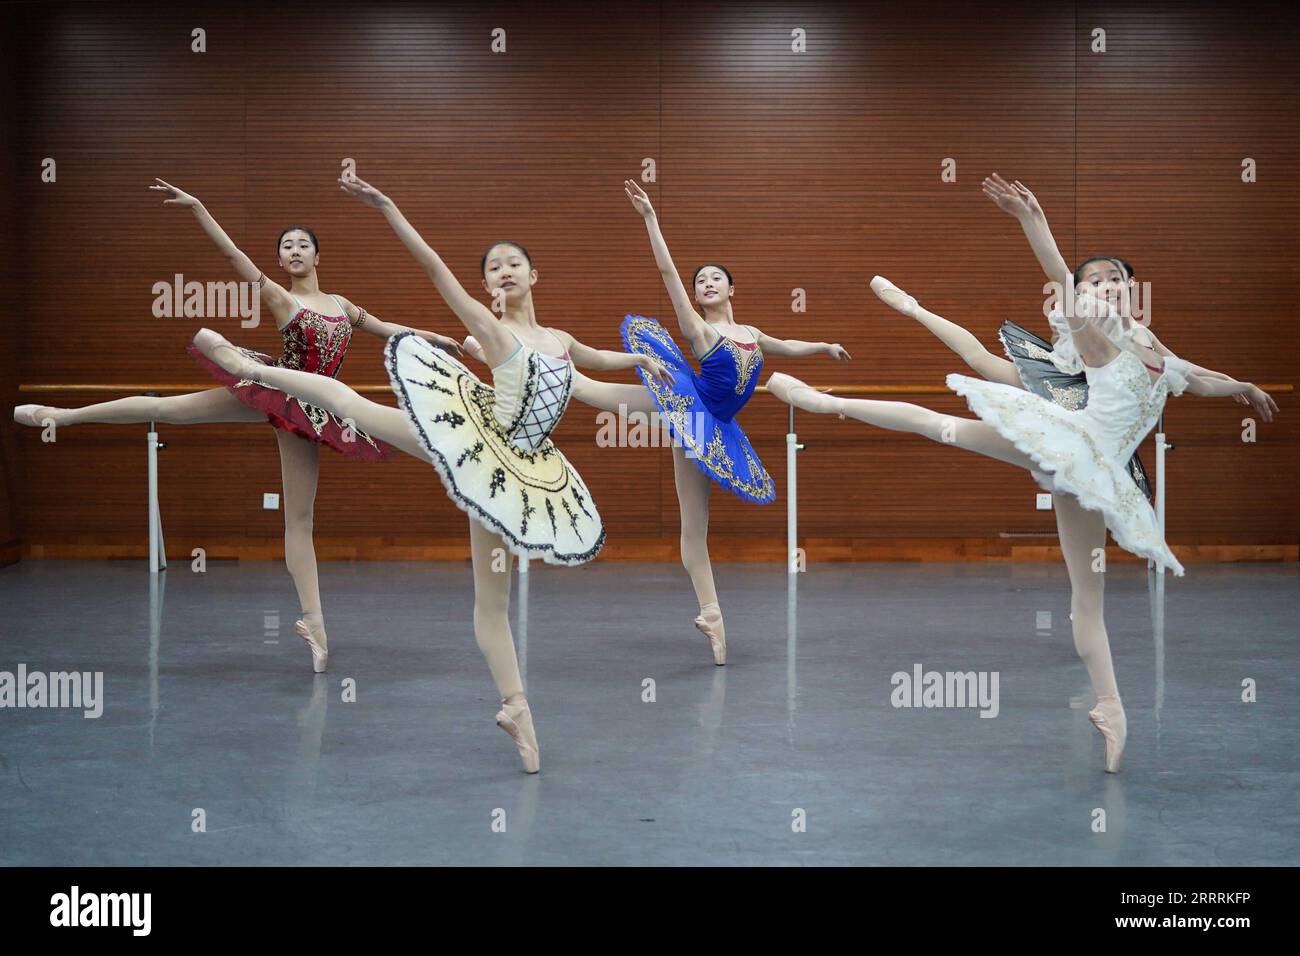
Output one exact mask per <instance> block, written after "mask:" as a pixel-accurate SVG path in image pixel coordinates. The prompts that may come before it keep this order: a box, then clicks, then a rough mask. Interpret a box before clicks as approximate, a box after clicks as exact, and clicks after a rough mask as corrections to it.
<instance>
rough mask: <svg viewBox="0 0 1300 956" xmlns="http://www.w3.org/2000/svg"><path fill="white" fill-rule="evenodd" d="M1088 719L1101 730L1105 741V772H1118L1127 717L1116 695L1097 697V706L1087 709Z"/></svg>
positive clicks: (1126, 736)
mask: <svg viewBox="0 0 1300 956" xmlns="http://www.w3.org/2000/svg"><path fill="white" fill-rule="evenodd" d="M1088 719H1089V720H1091V721H1092V724H1093V726H1094V727H1096V728H1097V730H1099V731H1100V732H1101V736H1102V739H1103V740H1104V741H1105V742H1106V772H1107V773H1119V764H1120V760H1121V758H1123V756H1124V743H1125V741H1126V739H1127V738H1128V718H1127V717H1126V716H1125V715H1124V705H1123V704H1121V703H1120V700H1119V698H1118V697H1098V698H1097V706H1096V707H1094V708H1093V709H1092V710H1090V711H1088Z"/></svg>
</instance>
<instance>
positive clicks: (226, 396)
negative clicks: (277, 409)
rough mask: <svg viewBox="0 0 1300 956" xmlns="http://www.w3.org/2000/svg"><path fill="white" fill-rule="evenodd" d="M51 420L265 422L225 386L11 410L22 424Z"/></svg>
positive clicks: (60, 422) (69, 422)
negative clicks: (78, 405)
mask: <svg viewBox="0 0 1300 956" xmlns="http://www.w3.org/2000/svg"><path fill="white" fill-rule="evenodd" d="M47 419H53V420H54V424H55V425H56V426H58V427H64V426H66V425H85V424H92V423H93V424H104V425H129V424H136V423H139V422H159V423H163V424H168V425H203V424H211V423H214V422H264V421H266V416H265V415H263V414H262V413H261V412H259V411H258V410H257V409H255V408H250V407H249V406H247V405H245V404H244V403H243V402H241V401H240V400H239V399H238V398H236V397H235V396H234V395H232V394H231V393H230V392H229V391H228V390H227V389H224V388H212V389H208V390H207V391H203V392H190V393H189V394H187V395H170V396H168V397H166V398H153V397H151V396H148V395H132V396H130V397H128V398H118V399H114V400H113V401H111V402H99V403H98V404H95V405H86V406H83V407H82V408H55V407H52V406H38V405H20V406H18V408H16V409H14V421H16V422H18V423H19V424H21V425H35V426H36V427H42V426H43V425H44V423H45V421H46V420H47Z"/></svg>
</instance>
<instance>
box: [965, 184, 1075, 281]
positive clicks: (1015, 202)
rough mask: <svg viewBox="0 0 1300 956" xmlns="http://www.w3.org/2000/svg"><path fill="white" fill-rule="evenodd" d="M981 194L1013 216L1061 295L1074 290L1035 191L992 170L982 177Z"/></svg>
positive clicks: (1072, 273)
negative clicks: (992, 172)
mask: <svg viewBox="0 0 1300 956" xmlns="http://www.w3.org/2000/svg"><path fill="white" fill-rule="evenodd" d="M984 195H985V196H988V198H989V199H991V200H993V202H994V203H996V204H997V207H998V208H999V209H1001V210H1002V211H1003V212H1005V213H1006V214H1007V215H1009V216H1015V217H1016V220H1017V221H1018V222H1019V223H1020V228H1021V229H1023V230H1024V232H1025V238H1026V239H1028V240H1029V248H1031V249H1033V250H1034V256H1035V258H1037V259H1038V264H1039V265H1040V266H1042V267H1043V274H1044V275H1046V276H1047V278H1048V280H1049V281H1051V282H1060V283H1063V285H1062V295H1063V296H1064V295H1073V294H1074V272H1073V271H1072V270H1071V269H1070V267H1069V266H1068V265H1066V264H1065V259H1064V257H1062V255H1061V251H1060V250H1059V249H1058V248H1057V247H1056V239H1055V238H1053V236H1052V229H1051V227H1050V226H1048V224H1047V214H1046V213H1044V212H1043V207H1042V206H1040V205H1039V204H1038V200H1037V199H1036V198H1035V197H1034V194H1033V193H1031V192H1030V191H1029V190H1028V189H1026V188H1025V187H1024V186H1023V185H1021V183H1020V181H1019V180H1016V182H1015V185H1012V184H1011V183H1008V182H1007V181H1006V180H1005V179H1003V178H1002V177H1001V176H999V175H998V174H997V173H994V174H993V175H992V176H989V177H988V178H987V179H985V180H984Z"/></svg>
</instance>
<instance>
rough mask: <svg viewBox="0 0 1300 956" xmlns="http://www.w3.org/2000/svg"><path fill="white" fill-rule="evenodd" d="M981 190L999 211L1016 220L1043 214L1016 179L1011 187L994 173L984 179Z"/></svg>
mask: <svg viewBox="0 0 1300 956" xmlns="http://www.w3.org/2000/svg"><path fill="white" fill-rule="evenodd" d="M983 189H984V195H985V196H987V197H988V198H989V199H991V200H993V202H994V203H996V204H997V207H998V208H999V209H1001V210H1002V211H1003V212H1005V213H1007V214H1008V215H1010V216H1015V217H1016V218H1017V219H1024V218H1026V217H1028V216H1041V215H1042V214H1043V207H1042V206H1040V205H1039V204H1038V199H1037V198H1036V197H1035V196H1034V194H1033V193H1031V192H1030V191H1029V190H1028V189H1027V188H1025V186H1023V185H1022V184H1021V182H1020V180H1018V179H1017V180H1016V182H1015V184H1014V185H1013V184H1012V183H1009V182H1007V181H1006V180H1005V179H1003V178H1002V177H1001V176H999V175H998V174H997V173H994V174H993V175H992V176H988V177H985V179H984V183H983Z"/></svg>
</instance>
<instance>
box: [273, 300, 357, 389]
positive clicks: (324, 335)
mask: <svg viewBox="0 0 1300 956" xmlns="http://www.w3.org/2000/svg"><path fill="white" fill-rule="evenodd" d="M280 335H281V337H283V339H284V352H283V353H282V354H281V355H280V358H279V359H277V360H276V362H275V364H276V365H278V366H279V367H280V368H291V369H296V370H297V371H300V372H315V373H316V374H318V375H328V376H330V378H334V377H336V376H337V375H338V374H339V369H340V368H341V367H342V365H343V357H344V355H346V354H347V351H348V343H349V342H351V341H352V326H351V325H350V324H349V323H348V319H347V316H345V315H343V316H328V315H321V314H320V313H319V312H314V311H312V310H311V309H308V308H300V309H299V310H298V314H297V315H295V316H294V317H293V318H292V319H290V320H289V324H288V325H286V326H285V327H284V328H283V329H281V330H280Z"/></svg>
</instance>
